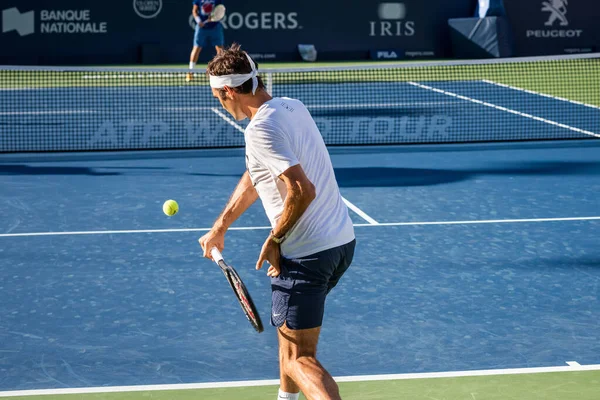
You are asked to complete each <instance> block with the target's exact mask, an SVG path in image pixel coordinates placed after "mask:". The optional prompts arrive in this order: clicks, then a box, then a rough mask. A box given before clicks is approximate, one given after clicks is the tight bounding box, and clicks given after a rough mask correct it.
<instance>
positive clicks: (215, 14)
mask: <svg viewBox="0 0 600 400" xmlns="http://www.w3.org/2000/svg"><path fill="white" fill-rule="evenodd" d="M223 17H225V6H224V5H223V4H219V5H218V6H216V7H215V9H214V10H213V11H212V12H211V13H210V17H209V19H210V22H219V21H220V20H222V19H223Z"/></svg>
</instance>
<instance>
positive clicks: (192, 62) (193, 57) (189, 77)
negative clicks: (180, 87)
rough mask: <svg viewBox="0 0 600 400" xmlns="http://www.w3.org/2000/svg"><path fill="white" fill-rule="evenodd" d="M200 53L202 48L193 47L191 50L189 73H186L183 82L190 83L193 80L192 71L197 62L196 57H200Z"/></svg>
mask: <svg viewBox="0 0 600 400" xmlns="http://www.w3.org/2000/svg"><path fill="white" fill-rule="evenodd" d="M201 51H202V47H199V46H194V48H193V49H192V53H191V54H190V72H188V73H187V75H186V77H185V80H186V82H190V81H191V80H192V79H193V74H192V71H191V70H193V69H194V67H195V66H196V63H197V62H198V56H200V52H201Z"/></svg>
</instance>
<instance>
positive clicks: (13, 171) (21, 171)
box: [0, 164, 169, 176]
mask: <svg viewBox="0 0 600 400" xmlns="http://www.w3.org/2000/svg"><path fill="white" fill-rule="evenodd" d="M100 169H109V170H125V171H131V170H135V171H147V170H167V169H169V168H161V167H100ZM123 174H124V173H123V172H102V171H97V170H96V169H94V168H89V167H58V166H53V167H50V166H47V167H40V166H30V165H25V164H0V175H91V176H115V175H123Z"/></svg>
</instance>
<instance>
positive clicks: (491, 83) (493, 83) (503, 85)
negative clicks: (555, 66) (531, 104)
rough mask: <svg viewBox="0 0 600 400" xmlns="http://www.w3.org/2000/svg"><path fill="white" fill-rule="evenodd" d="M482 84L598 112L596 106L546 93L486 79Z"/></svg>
mask: <svg viewBox="0 0 600 400" xmlns="http://www.w3.org/2000/svg"><path fill="white" fill-rule="evenodd" d="M483 82H485V83H489V84H490V85H496V86H501V87H503V88H507V89H512V90H517V91H519V92H525V93H529V94H535V95H537V96H542V97H548V98H550V99H554V100H560V101H566V102H567V103H572V104H577V105H578V106H584V107H589V108H595V109H597V110H600V107H598V106H594V105H592V104H587V103H582V102H580V101H575V100H569V99H565V98H564V97H558V96H551V95H549V94H546V93H540V92H534V91H533V90H528V89H523V88H520V87H516V86H510V85H507V84H504V83H499V82H494V81H490V80H488V79H483Z"/></svg>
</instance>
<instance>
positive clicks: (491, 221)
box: [0, 216, 600, 238]
mask: <svg viewBox="0 0 600 400" xmlns="http://www.w3.org/2000/svg"><path fill="white" fill-rule="evenodd" d="M599 220H600V216H597V217H570V218H569V217H568V218H527V219H488V220H471V221H469V220H467V221H425V222H377V221H375V220H373V221H375V223H374V224H373V223H368V224H354V226H355V227H365V226H379V227H382V226H427V225H482V224H514V223H531V222H559V221H599ZM210 229H211V228H181V229H139V230H114V231H73V232H29V233H0V238H2V237H23V236H25V237H29V236H66V235H116V234H125V233H172V232H208V231H210ZM265 229H271V227H270V226H242V227H235V226H233V227H230V228H229V229H228V230H230V231H252V230H265Z"/></svg>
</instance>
